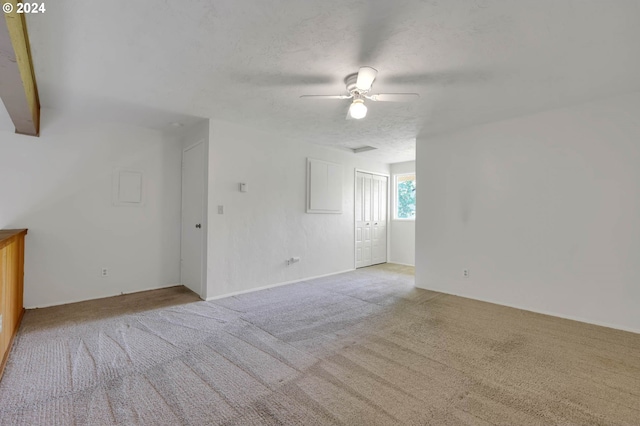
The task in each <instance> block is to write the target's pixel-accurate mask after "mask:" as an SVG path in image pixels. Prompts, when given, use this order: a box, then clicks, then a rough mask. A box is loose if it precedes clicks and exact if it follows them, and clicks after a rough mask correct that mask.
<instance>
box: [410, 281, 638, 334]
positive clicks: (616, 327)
mask: <svg viewBox="0 0 640 426" xmlns="http://www.w3.org/2000/svg"><path fill="white" fill-rule="evenodd" d="M416 288H420V289H423V290H430V291H437V292H438V293H443V294H449V295H451V296H458V297H464V298H465V299H472V300H478V301H480V302H486V303H491V304H494V305H500V306H506V307H508V308H515V309H520V310H521V311H527V312H533V313H534V314H542V315H547V316H550V317H556V318H562V319H567V320H571V321H577V322H582V323H585V324H591V325H597V326H600V327H606V328H612V329H614V330H620V331H628V332H629V333H636V334H640V329H636V328H631V327H626V326H622V325H617V324H611V323H607V322H602V321H595V320H590V319H587V318H581V317H576V316H573V315H566V314H559V313H557V312H549V311H544V310H540V309H532V308H525V307H522V306H519V305H514V304H508V303H504V302H496V301H495V300H491V299H485V298H480V297H475V296H468V295H465V294H458V293H451V292H448V291H443V290H439V289H436V288H426V287H418V286H416Z"/></svg>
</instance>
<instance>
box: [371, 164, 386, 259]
mask: <svg viewBox="0 0 640 426" xmlns="http://www.w3.org/2000/svg"><path fill="white" fill-rule="evenodd" d="M371 191H372V198H373V200H374V201H373V206H372V212H371V246H372V249H371V252H372V254H371V257H372V259H371V263H372V264H374V265H375V264H378V263H385V262H386V261H387V177H386V176H378V175H373V185H372V189H371Z"/></svg>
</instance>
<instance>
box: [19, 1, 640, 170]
mask: <svg viewBox="0 0 640 426" xmlns="http://www.w3.org/2000/svg"><path fill="white" fill-rule="evenodd" d="M638 17H640V1H637V0H628V1H621V0H609V1H602V0H596V1H589V0H575V1H572V0H562V1H558V0H519V1H513V0H502V1H489V0H476V1H471V0H464V1H452V0H443V1H435V0H434V1H417V0H415V1H402V0H396V1H391V0H384V1H383V0H380V1H353V0H339V1H336V0H323V1H313V2H312V1H301V0H287V1H284V0H272V1H264V0H242V1H238V0H224V1H185V0H183V1H159V0H136V1H124V0H109V1H86V0H56V1H55V2H51V3H47V11H46V13H44V14H40V15H30V16H28V24H29V31H30V37H31V43H32V50H33V54H34V63H35V69H36V77H37V80H38V84H39V88H40V95H41V101H42V104H43V105H44V106H45V107H52V108H70V109H73V108H76V110H78V111H82V113H83V114H85V115H91V114H95V115H102V114H104V115H109V114H111V115H116V116H126V117H128V119H129V120H132V121H136V120H139V121H140V122H141V123H142V122H146V121H149V120H150V121H154V120H153V119H152V118H151V117H156V119H155V122H154V125H158V123H157V122H158V121H160V122H163V121H164V120H166V121H169V120H172V119H173V118H172V117H173V114H175V117H177V118H178V119H182V120H187V119H188V117H189V116H195V117H210V118H215V119H220V120H226V121H232V122H239V123H244V124H245V125H247V126H252V127H256V128H260V129H263V130H267V131H271V132H276V133H278V134H282V135H285V136H287V137H293V138H296V139H300V140H301V141H308V142H315V143H320V144H327V145H334V146H341V147H358V146H361V145H372V146H376V147H378V148H379V150H378V151H371V152H368V153H363V154H358V155H363V156H365V155H366V156H371V157H372V158H376V159H379V160H383V161H386V162H396V161H405V160H410V159H413V158H414V148H415V137H416V135H417V134H418V133H422V134H428V133H439V132H444V131H450V130H454V129H457V128H461V127H465V126H469V125H473V124H477V123H483V122H489V121H495V120H500V119H504V118H508V117H512V116H517V115H522V114H527V113H531V112H536V111H541V110H545V109H550V108H556V107H560V106H567V105H571V104H575V103H580V102H585V101H588V100H592V99H596V98H601V97H606V96H612V95H616V94H620V93H625V92H629V91H634V90H640V79H639V78H638V76H639V75H640V54H639V53H640V51H639V50H638V46H639V45H640V25H638ZM361 65H369V66H372V67H375V68H377V69H378V70H379V74H378V79H377V80H376V82H375V84H374V91H375V92H417V93H420V95H421V98H420V99H419V100H418V101H417V102H414V103H411V104H393V103H377V104H374V103H371V102H370V103H368V105H369V114H368V116H367V118H366V119H364V120H361V121H355V120H350V121H347V120H345V119H344V118H345V115H346V111H347V108H348V101H319V100H302V99H299V96H300V95H302V94H341V93H343V91H344V84H343V79H344V77H345V76H346V75H347V74H350V73H353V72H356V71H357V69H358V67H360V66H361ZM156 112H157V114H156Z"/></svg>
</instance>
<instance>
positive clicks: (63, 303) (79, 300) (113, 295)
mask: <svg viewBox="0 0 640 426" xmlns="http://www.w3.org/2000/svg"><path fill="white" fill-rule="evenodd" d="M181 285H182V284H169V285H165V286H162V287H151V288H145V289H142V290H136V291H129V292H120V293H117V294H111V295H107V296H100V297H94V298H91V299H75V300H70V301H68V302H56V303H51V304H48V305H38V306H27V307H25V309H40V308H50V307H52V306H60V305H68V304H70V303H78V302H87V301H89V300H98V299H106V298H108V297H115V296H122V295H125V294H135V293H142V292H143V291H151V290H161V289H163V288H171V287H177V286H181Z"/></svg>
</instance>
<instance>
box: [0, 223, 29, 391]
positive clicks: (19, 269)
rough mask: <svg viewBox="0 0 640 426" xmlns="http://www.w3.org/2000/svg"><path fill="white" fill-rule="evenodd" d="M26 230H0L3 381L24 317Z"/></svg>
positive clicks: (1, 372)
mask: <svg viewBox="0 0 640 426" xmlns="http://www.w3.org/2000/svg"><path fill="white" fill-rule="evenodd" d="M26 234H27V230H26V229H8V230H2V231H0V315H1V316H2V328H0V359H2V363H1V364H0V379H2V374H3V372H4V367H5V365H6V363H7V359H8V357H9V353H10V352H11V347H12V345H13V340H14V339H15V336H16V334H17V332H18V328H19V327H20V322H21V321H22V317H23V315H24V299H23V290H24V237H25V235H26Z"/></svg>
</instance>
